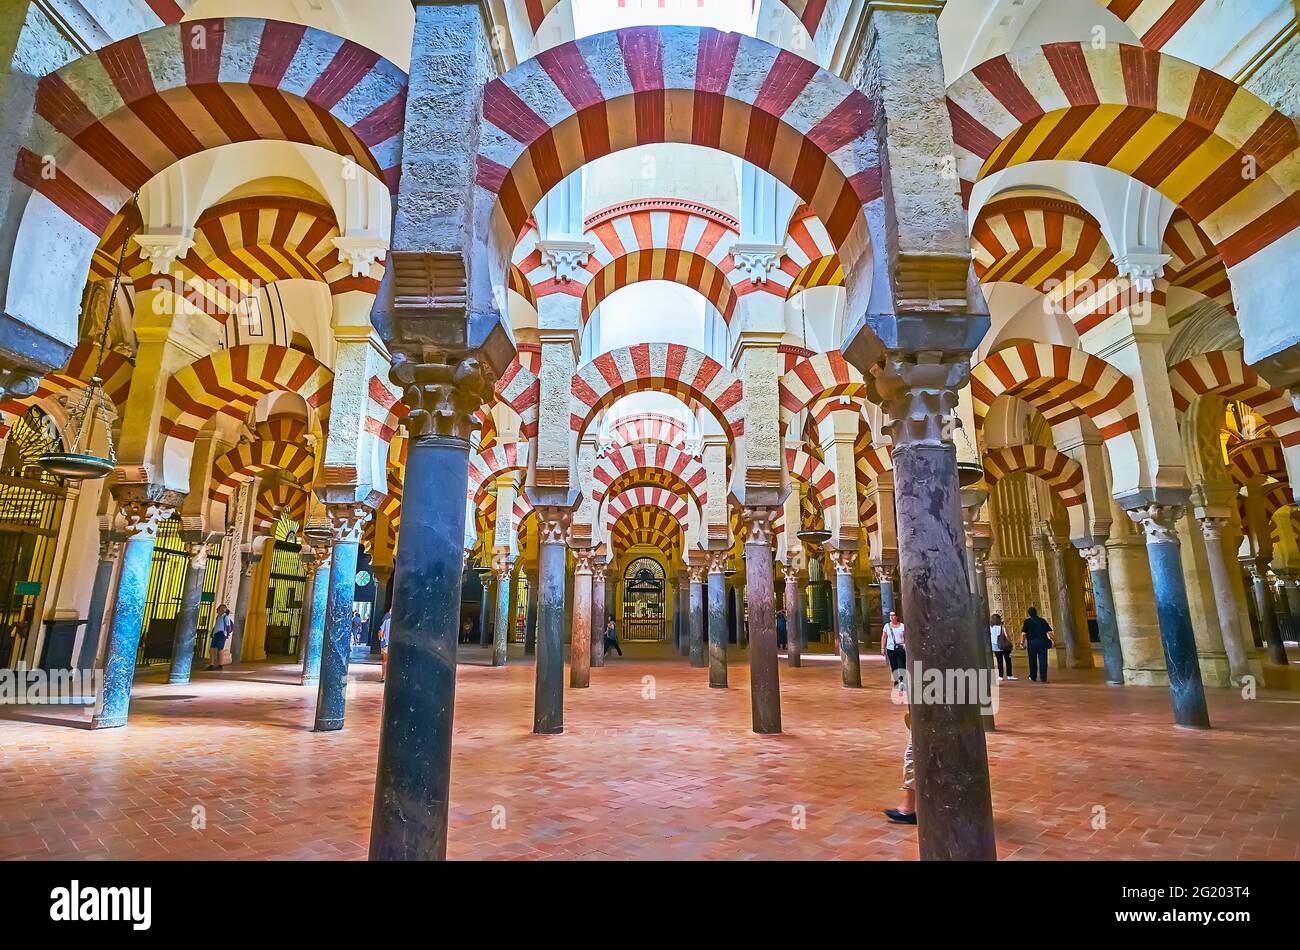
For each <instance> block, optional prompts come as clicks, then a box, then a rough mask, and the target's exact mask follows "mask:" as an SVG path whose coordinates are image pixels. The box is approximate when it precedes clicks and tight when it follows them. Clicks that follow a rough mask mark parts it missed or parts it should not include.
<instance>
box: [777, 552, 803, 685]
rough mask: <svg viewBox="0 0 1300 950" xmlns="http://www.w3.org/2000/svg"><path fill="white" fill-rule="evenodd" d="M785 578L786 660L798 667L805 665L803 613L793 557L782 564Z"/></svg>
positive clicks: (797, 573) (797, 575)
mask: <svg viewBox="0 0 1300 950" xmlns="http://www.w3.org/2000/svg"><path fill="white" fill-rule="evenodd" d="M781 575H782V577H783V578H784V579H785V640H786V644H787V646H786V654H785V655H786V660H787V661H788V662H789V664H790V666H792V667H794V668H796V669H798V668H799V667H801V666H802V665H803V644H802V643H800V642H799V641H800V636H801V631H800V628H801V627H802V621H803V614H802V613H801V612H800V610H799V567H798V565H797V564H796V563H795V561H794V559H793V558H787V559H786V562H785V563H784V564H782V565H781Z"/></svg>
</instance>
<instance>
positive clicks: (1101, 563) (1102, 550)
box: [1079, 544, 1108, 574]
mask: <svg viewBox="0 0 1300 950" xmlns="http://www.w3.org/2000/svg"><path fill="white" fill-rule="evenodd" d="M1079 557H1081V558H1083V559H1084V560H1085V561H1087V562H1088V570H1089V571H1090V572H1092V573H1094V574H1095V573H1097V572H1098V571H1105V570H1106V568H1107V566H1108V564H1107V561H1106V545H1104V544H1095V545H1093V546H1092V547H1088V548H1079Z"/></svg>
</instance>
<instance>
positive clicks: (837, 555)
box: [826, 548, 858, 575]
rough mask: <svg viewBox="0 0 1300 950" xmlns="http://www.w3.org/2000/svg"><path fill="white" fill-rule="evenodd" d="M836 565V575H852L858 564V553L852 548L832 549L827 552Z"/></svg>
mask: <svg viewBox="0 0 1300 950" xmlns="http://www.w3.org/2000/svg"><path fill="white" fill-rule="evenodd" d="M826 553H827V555H828V556H829V557H830V559H831V563H832V564H833V565H835V573H836V574H850V575H851V574H852V573H853V567H854V565H856V564H857V563H858V552H857V551H854V550H852V549H851V548H832V549H831V550H829V551H827V552H826Z"/></svg>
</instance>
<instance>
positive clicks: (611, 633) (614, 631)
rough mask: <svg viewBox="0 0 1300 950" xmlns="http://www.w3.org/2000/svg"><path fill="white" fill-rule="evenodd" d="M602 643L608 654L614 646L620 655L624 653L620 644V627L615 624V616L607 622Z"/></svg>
mask: <svg viewBox="0 0 1300 950" xmlns="http://www.w3.org/2000/svg"><path fill="white" fill-rule="evenodd" d="M601 645H602V646H603V647H604V648H605V653H606V654H608V653H609V651H610V649H611V648H612V649H615V650H617V651H618V655H619V656H622V655H623V648H622V647H621V646H619V645H618V628H616V627H615V626H614V618H613V617H610V618H609V621H608V622H607V623H606V624H605V635H604V638H603V640H602V643H601Z"/></svg>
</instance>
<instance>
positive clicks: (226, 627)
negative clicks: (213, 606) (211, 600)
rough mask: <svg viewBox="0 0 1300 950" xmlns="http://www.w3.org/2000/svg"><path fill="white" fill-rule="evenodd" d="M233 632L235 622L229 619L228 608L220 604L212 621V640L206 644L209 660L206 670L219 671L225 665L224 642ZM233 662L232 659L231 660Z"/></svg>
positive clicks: (227, 640)
mask: <svg viewBox="0 0 1300 950" xmlns="http://www.w3.org/2000/svg"><path fill="white" fill-rule="evenodd" d="M234 634H235V622H234V621H233V620H231V619H230V608H229V607H227V606H226V605H225V604H222V605H221V606H220V607H218V608H217V617H216V619H215V620H213V621H212V641H211V642H210V643H209V644H208V647H209V650H208V655H209V659H210V660H211V662H210V663H209V664H208V672H218V673H219V672H221V670H222V669H223V668H224V667H225V663H224V662H223V661H224V660H225V653H226V644H228V643H229V642H230V639H231V637H233V636H234ZM232 662H233V661H232Z"/></svg>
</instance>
